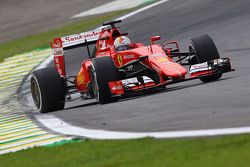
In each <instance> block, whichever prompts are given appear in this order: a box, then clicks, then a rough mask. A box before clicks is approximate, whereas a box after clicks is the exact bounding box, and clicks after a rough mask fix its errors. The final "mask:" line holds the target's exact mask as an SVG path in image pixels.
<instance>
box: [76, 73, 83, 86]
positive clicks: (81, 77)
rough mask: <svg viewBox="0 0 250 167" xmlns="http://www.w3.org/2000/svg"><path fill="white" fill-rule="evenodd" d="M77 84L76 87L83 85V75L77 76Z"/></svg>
mask: <svg viewBox="0 0 250 167" xmlns="http://www.w3.org/2000/svg"><path fill="white" fill-rule="evenodd" d="M77 83H78V85H82V84H83V83H84V76H83V74H79V75H78V76H77Z"/></svg>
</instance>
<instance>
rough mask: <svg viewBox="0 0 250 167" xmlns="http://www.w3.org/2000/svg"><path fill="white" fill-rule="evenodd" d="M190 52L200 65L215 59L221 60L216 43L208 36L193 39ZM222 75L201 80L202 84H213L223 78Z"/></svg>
mask: <svg viewBox="0 0 250 167" xmlns="http://www.w3.org/2000/svg"><path fill="white" fill-rule="evenodd" d="M189 50H190V52H191V53H194V55H195V59H196V60H195V61H194V62H198V63H204V62H207V61H211V60H214V59H219V58H220V56H219V53H218V50H217V48H216V46H215V44H214V41H213V40H212V39H211V37H210V36H208V35H201V36H198V37H195V38H192V39H191V43H190V47H189ZM221 76H222V74H214V75H210V76H206V77H202V78H200V80H201V81H202V82H205V83H206V82H211V81H215V80H218V79H219V78H221Z"/></svg>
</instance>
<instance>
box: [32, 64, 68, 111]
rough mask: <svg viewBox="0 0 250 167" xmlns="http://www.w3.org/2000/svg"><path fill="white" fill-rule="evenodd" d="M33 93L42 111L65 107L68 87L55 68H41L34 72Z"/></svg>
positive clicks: (37, 105)
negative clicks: (66, 87)
mask: <svg viewBox="0 0 250 167" xmlns="http://www.w3.org/2000/svg"><path fill="white" fill-rule="evenodd" d="M31 94H32V98H33V101H34V103H35V105H36V107H37V109H38V111H39V112H40V113H47V112H52V111H57V110H62V109H63V108H64V105H65V96H66V89H65V85H64V81H63V79H62V78H61V77H60V76H59V74H58V72H57V71H56V69H55V68H44V69H39V70H36V71H34V72H33V73H32V76H31Z"/></svg>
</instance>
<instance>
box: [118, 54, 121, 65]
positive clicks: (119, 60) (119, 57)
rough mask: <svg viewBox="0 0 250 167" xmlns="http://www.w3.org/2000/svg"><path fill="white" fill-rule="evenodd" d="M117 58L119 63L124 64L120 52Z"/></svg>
mask: <svg viewBox="0 0 250 167" xmlns="http://www.w3.org/2000/svg"><path fill="white" fill-rule="evenodd" d="M117 60H118V63H119V65H122V56H121V55H120V54H119V55H118V56H117Z"/></svg>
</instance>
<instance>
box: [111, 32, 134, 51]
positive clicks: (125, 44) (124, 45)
mask: <svg viewBox="0 0 250 167" xmlns="http://www.w3.org/2000/svg"><path fill="white" fill-rule="evenodd" d="M130 45H131V41H130V39H129V38H128V37H126V36H120V37H117V38H116V39H115V41H114V47H115V50H116V51H122V50H127V49H129V48H130Z"/></svg>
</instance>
